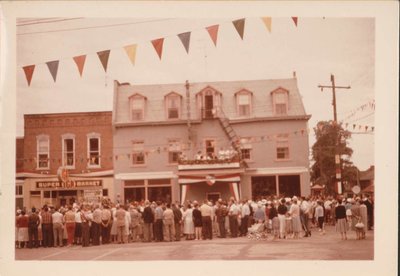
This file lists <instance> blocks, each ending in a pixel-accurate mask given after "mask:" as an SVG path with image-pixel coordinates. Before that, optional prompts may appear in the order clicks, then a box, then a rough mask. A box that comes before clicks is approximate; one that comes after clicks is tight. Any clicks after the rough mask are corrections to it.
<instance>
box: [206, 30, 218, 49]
mask: <svg viewBox="0 0 400 276" xmlns="http://www.w3.org/2000/svg"><path fill="white" fill-rule="evenodd" d="M218 28H219V25H213V26H210V27H207V28H206V30H207V32H208V34H209V35H210V37H211V39H212V41H213V42H214V45H215V46H217V37H218Z"/></svg>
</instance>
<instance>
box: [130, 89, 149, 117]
mask: <svg viewBox="0 0 400 276" xmlns="http://www.w3.org/2000/svg"><path fill="white" fill-rule="evenodd" d="M138 99H140V100H142V101H143V106H142V108H141V109H134V108H133V104H134V102H135V100H138ZM146 100H147V98H146V97H145V96H143V95H140V94H139V93H135V94H133V95H131V96H130V97H129V114H130V115H129V116H130V120H131V121H134V122H140V121H144V120H145V114H146ZM133 111H139V112H140V114H141V118H140V119H135V118H134V116H133Z"/></svg>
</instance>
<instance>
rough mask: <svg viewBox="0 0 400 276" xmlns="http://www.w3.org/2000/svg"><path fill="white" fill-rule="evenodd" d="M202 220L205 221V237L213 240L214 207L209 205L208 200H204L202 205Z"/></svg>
mask: <svg viewBox="0 0 400 276" xmlns="http://www.w3.org/2000/svg"><path fill="white" fill-rule="evenodd" d="M200 212H201V221H202V223H203V234H204V239H205V240H206V239H210V240H212V223H211V216H212V208H211V207H210V206H209V205H208V200H204V202H203V204H202V205H201V206H200Z"/></svg>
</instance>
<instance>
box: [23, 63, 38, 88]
mask: <svg viewBox="0 0 400 276" xmlns="http://www.w3.org/2000/svg"><path fill="white" fill-rule="evenodd" d="M22 69H24V72H25V77H26V80H27V81H28V86H30V85H31V80H32V76H33V71H35V65H29V66H25V67H22Z"/></svg>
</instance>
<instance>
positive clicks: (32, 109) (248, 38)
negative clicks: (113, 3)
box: [17, 17, 375, 170]
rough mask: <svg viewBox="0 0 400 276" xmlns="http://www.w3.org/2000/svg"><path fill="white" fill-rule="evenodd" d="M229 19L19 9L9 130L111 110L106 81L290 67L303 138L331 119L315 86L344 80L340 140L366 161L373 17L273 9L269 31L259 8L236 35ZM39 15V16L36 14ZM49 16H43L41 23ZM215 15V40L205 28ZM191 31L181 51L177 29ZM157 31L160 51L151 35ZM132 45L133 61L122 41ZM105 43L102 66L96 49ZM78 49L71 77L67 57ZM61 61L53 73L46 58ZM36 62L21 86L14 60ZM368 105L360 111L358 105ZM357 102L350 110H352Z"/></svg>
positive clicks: (218, 77)
mask: <svg viewBox="0 0 400 276" xmlns="http://www.w3.org/2000/svg"><path fill="white" fill-rule="evenodd" d="M236 19H240V17H235V18H214V17H213V18H197V19H185V18H166V17H165V18H118V19H110V18H109V19H101V18H98V19H94V18H91V19H88V18H64V19H61V18H52V19H45V18H36V19H34V18H29V19H26V18H21V19H19V20H18V22H17V24H18V25H20V26H18V27H17V136H23V114H36V113H58V112H75V111H76V112H82V111H103V110H112V93H113V80H118V81H119V82H121V83H122V82H130V83H131V84H163V83H182V84H183V83H184V82H185V81H186V80H189V82H207V81H240V80H257V79H280V78H282V79H285V78H291V77H292V76H293V72H294V71H295V72H296V76H297V81H298V87H299V91H300V94H301V95H302V99H303V103H304V106H305V109H306V113H307V114H310V115H311V116H312V117H311V119H310V120H309V123H308V127H309V128H310V129H311V131H310V134H309V143H310V146H312V144H313V143H314V142H315V138H314V133H313V130H312V129H313V128H314V127H315V126H316V124H317V122H318V121H321V120H333V109H332V105H331V103H332V92H331V90H330V89H325V90H324V91H323V92H321V90H320V89H319V88H318V85H319V84H321V85H331V83H330V75H331V74H334V75H335V80H336V85H339V86H351V89H338V90H337V93H336V94H337V113H338V120H339V121H342V120H343V119H345V120H344V121H343V122H344V125H345V124H346V123H347V124H349V130H352V131H353V128H352V125H353V124H356V125H357V127H356V129H355V130H354V132H357V133H354V134H353V135H352V139H351V140H350V141H349V146H350V147H352V148H353V150H354V153H353V156H352V159H351V160H352V161H353V162H354V164H355V165H356V166H357V167H358V168H359V169H361V170H365V169H367V168H369V166H371V165H373V164H374V152H373V150H372V149H373V148H374V134H373V133H372V132H370V131H369V132H367V133H366V132H365V131H361V130H359V127H358V126H359V125H362V126H363V129H362V130H364V126H369V129H370V127H372V126H374V110H373V109H372V108H371V107H370V105H368V104H369V103H371V101H373V100H374V93H375V90H374V78H375V76H374V71H375V64H374V61H375V22H374V19H372V18H362V17H361V18H360V17H359V18H350V17H349V18H343V17H342V18H330V17H326V18H323V17H314V18H302V17H299V18H298V25H297V26H295V24H294V22H293V20H292V19H291V18H290V17H273V18H272V25H271V32H269V31H268V29H267V28H266V26H265V24H264V23H263V21H262V20H261V18H259V17H246V21H245V28H244V38H243V40H242V39H241V38H240V36H239V35H238V32H237V31H236V29H235V28H234V26H233V24H232V21H233V20H236ZM45 21H47V23H44V22H45ZM49 21H51V22H49ZM216 24H219V31H218V41H217V46H215V45H214V44H213V42H212V40H211V39H210V36H209V34H208V33H207V31H206V30H205V27H208V26H211V25H216ZM188 31H190V32H191V40H190V46H189V53H188V54H187V53H186V51H185V49H184V47H183V45H182V43H181V41H180V40H179V38H178V37H177V34H179V33H183V32H188ZM158 38H165V40H164V47H163V53H162V58H161V60H160V59H159V57H158V56H157V53H156V51H155V50H154V48H153V46H152V44H151V42H150V41H151V40H153V39H158ZM129 44H137V53H136V60H135V64H134V65H132V63H131V61H130V60H129V58H128V56H127V55H126V53H125V51H124V49H123V47H124V46H126V45H129ZM108 49H111V53H110V58H109V62H108V69H107V73H105V72H104V69H103V67H102V65H101V63H100V61H99V59H98V57H97V54H96V52H98V51H102V50H108ZM82 54H87V57H86V63H85V68H84V71H83V76H82V77H80V76H79V73H78V70H77V67H76V64H75V63H74V61H73V59H72V57H74V56H78V55H82ZM52 60H60V64H59V68H58V75H57V81H56V82H54V81H53V79H52V76H51V74H50V73H49V70H48V68H47V66H46V64H45V63H46V62H48V61H52ZM32 64H36V68H35V72H34V74H33V78H32V82H31V85H30V86H29V87H28V85H27V81H26V78H25V75H24V72H23V70H22V67H23V66H26V65H32ZM365 104H367V107H364V108H363V109H362V110H361V106H363V105H365ZM354 110H356V112H353V111H354Z"/></svg>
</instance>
